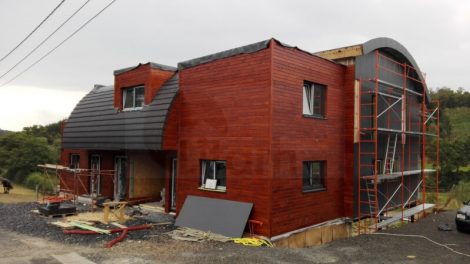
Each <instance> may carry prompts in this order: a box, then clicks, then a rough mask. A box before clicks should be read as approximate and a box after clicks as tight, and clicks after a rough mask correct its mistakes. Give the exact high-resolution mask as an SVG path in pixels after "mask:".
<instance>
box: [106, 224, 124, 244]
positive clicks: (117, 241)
mask: <svg viewBox="0 0 470 264" xmlns="http://www.w3.org/2000/svg"><path fill="white" fill-rule="evenodd" d="M127 232H128V229H127V228H126V229H124V230H123V231H122V233H121V235H120V236H118V237H117V238H115V239H113V240H111V241H109V242H108V243H107V244H106V247H107V248H111V247H112V246H114V245H115V244H117V243H119V242H121V241H123V240H124V238H126V236H127Z"/></svg>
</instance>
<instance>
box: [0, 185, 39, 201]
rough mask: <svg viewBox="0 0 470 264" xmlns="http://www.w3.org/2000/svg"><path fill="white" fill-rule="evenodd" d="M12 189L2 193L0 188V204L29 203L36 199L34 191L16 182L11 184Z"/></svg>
mask: <svg viewBox="0 0 470 264" xmlns="http://www.w3.org/2000/svg"><path fill="white" fill-rule="evenodd" d="M13 187H14V189H13V190H10V193H9V194H6V193H3V187H2V188H0V191H1V192H0V204H11V203H29V202H35V201H36V192H35V191H34V190H31V189H28V188H25V187H23V186H21V185H18V184H13Z"/></svg>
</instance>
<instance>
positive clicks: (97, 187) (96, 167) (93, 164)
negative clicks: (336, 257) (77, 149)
mask: <svg viewBox="0 0 470 264" xmlns="http://www.w3.org/2000/svg"><path fill="white" fill-rule="evenodd" d="M90 169H91V175H90V176H91V177H90V193H91V194H96V195H100V193H101V173H100V170H101V157H100V155H96V154H93V155H91V157H90Z"/></svg>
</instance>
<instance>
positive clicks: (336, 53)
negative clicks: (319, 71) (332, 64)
mask: <svg viewBox="0 0 470 264" xmlns="http://www.w3.org/2000/svg"><path fill="white" fill-rule="evenodd" d="M315 55H318V56H320V57H323V58H326V59H329V60H338V59H343V58H350V57H357V56H361V55H362V45H354V46H349V47H343V48H338V49H332V50H325V51H320V52H317V53H315Z"/></svg>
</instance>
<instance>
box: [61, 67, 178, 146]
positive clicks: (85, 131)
mask: <svg viewBox="0 0 470 264" xmlns="http://www.w3.org/2000/svg"><path fill="white" fill-rule="evenodd" d="M178 90H179V87H178V74H176V75H175V76H173V77H172V78H171V79H169V80H168V81H167V82H166V83H164V84H163V86H162V87H161V88H160V90H159V91H158V92H157V94H156V95H155V97H154V99H153V101H152V102H151V103H150V104H149V105H144V106H143V108H142V109H141V110H137V111H118V109H116V108H115V107H114V87H113V86H101V87H95V88H94V89H93V90H92V91H91V92H89V93H88V94H87V95H86V96H85V97H84V98H83V99H82V100H81V101H80V102H79V103H78V104H77V106H76V107H75V109H74V110H73V112H72V114H71V115H70V117H69V119H68V120H67V122H66V125H65V127H64V133H63V138H62V146H63V148H67V149H95V150H124V149H126V150H161V149H162V142H163V132H164V128H165V123H166V119H167V116H168V113H169V110H170V107H171V104H172V102H173V100H174V99H175V97H176V95H177V93H178Z"/></svg>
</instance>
